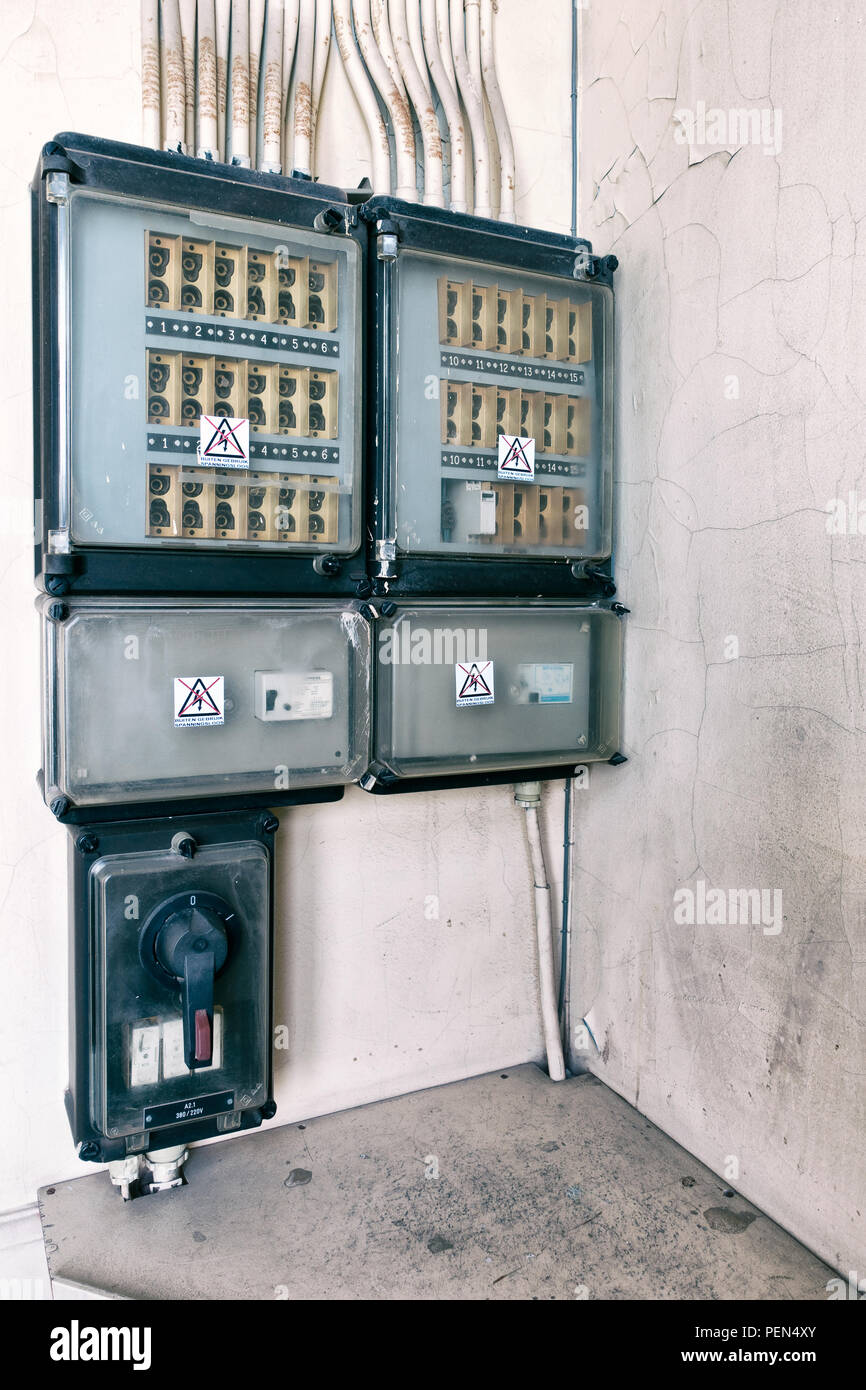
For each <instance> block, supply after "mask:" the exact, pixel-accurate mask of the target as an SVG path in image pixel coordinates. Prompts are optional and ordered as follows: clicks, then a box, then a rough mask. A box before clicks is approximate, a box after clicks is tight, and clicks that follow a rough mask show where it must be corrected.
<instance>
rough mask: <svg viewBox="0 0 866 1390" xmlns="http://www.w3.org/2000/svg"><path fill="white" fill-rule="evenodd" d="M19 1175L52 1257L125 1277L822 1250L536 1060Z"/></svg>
mask: <svg viewBox="0 0 866 1390" xmlns="http://www.w3.org/2000/svg"><path fill="white" fill-rule="evenodd" d="M187 1176H188V1179H189V1182H188V1185H187V1186H186V1187H184V1188H179V1189H176V1190H174V1191H171V1192H166V1193H162V1194H160V1195H158V1196H153V1197H141V1198H138V1199H137V1200H135V1201H133V1202H129V1203H126V1204H124V1203H123V1202H122V1201H121V1200H120V1197H119V1196H118V1194H117V1193H116V1192H115V1190H114V1189H113V1188H112V1186H111V1184H110V1182H109V1180H108V1175H107V1174H106V1173H103V1172H99V1173H94V1174H92V1175H91V1176H88V1177H84V1178H79V1179H76V1180H75V1181H73V1182H62V1183H57V1184H55V1185H54V1186H53V1187H45V1188H42V1189H41V1190H40V1192H39V1202H40V1209H41V1212H42V1221H43V1228H44V1235H45V1241H46V1250H47V1253H48V1261H49V1267H50V1270H51V1275H52V1278H55V1279H62V1280H64V1281H66V1282H67V1283H72V1284H76V1285H78V1286H83V1287H85V1288H93V1289H101V1290H103V1291H105V1292H106V1293H108V1294H110V1295H113V1296H114V1297H118V1296H119V1297H125V1298H134V1299H182V1300H186V1299H260V1298H264V1299H274V1298H289V1299H324V1298H328V1299H331V1298H341V1299H371V1298H372V1299H399V1298H410V1299H530V1298H538V1299H576V1298H588V1299H626V1298H640V1299H745V1298H758V1299H782V1298H785V1299H787V1298H795V1299H826V1297H827V1290H826V1285H827V1282H828V1280H829V1279H831V1278H833V1277H834V1271H832V1270H831V1269H830V1268H829V1267H828V1266H826V1265H825V1264H823V1263H822V1261H820V1260H819V1259H817V1258H816V1257H815V1256H814V1255H812V1254H810V1252H809V1251H808V1250H806V1249H805V1248H804V1247H803V1246H802V1245H800V1244H799V1242H798V1241H796V1240H795V1239H794V1238H793V1237H792V1236H790V1235H788V1234H787V1233H786V1232H785V1231H783V1230H782V1229H781V1228H780V1227H779V1226H777V1225H775V1224H774V1223H773V1222H772V1221H770V1220H769V1219H768V1218H767V1217H766V1216H764V1215H763V1214H762V1213H761V1212H760V1211H758V1210H757V1209H756V1208H755V1207H752V1206H750V1204H749V1203H748V1202H746V1201H744V1200H743V1199H742V1198H740V1197H739V1196H736V1195H732V1196H725V1193H726V1192H727V1191H729V1189H727V1188H726V1187H725V1186H724V1184H723V1183H722V1181H721V1180H720V1179H719V1178H718V1177H716V1176H715V1175H714V1174H713V1173H711V1172H710V1171H709V1170H708V1169H706V1168H704V1167H703V1166H702V1165H701V1164H700V1163H698V1162H697V1160H696V1159H694V1158H693V1157H691V1155H689V1154H688V1153H686V1151H685V1150H684V1149H681V1148H680V1147H679V1145H677V1144H675V1143H674V1142H673V1141H672V1140H671V1139H669V1138H668V1137H667V1135H665V1134H663V1133H662V1131H661V1130H659V1129H657V1128H656V1127H655V1126H654V1125H652V1124H650V1123H649V1121H647V1120H645V1119H644V1118H643V1117H642V1116H641V1115H639V1114H638V1112H637V1111H636V1110H633V1109H632V1108H631V1106H629V1105H627V1104H626V1102H625V1101H623V1100H622V1099H620V1097H619V1096H617V1095H615V1094H614V1093H613V1092H612V1091H610V1090H609V1089H608V1088H607V1087H606V1086H604V1085H603V1084H602V1083H601V1082H599V1081H597V1080H596V1079H595V1078H594V1077H589V1076H583V1077H575V1078H573V1079H571V1080H568V1081H565V1082H560V1083H559V1084H554V1083H552V1082H551V1081H550V1080H549V1079H548V1078H547V1076H546V1075H545V1074H544V1073H543V1072H542V1071H540V1070H539V1069H538V1068H537V1067H534V1066H519V1067H514V1068H506V1069H505V1071H504V1073H500V1072H494V1073H492V1074H490V1075H488V1076H479V1077H475V1078H473V1079H471V1080H469V1081H460V1082H455V1083H453V1084H451V1085H448V1086H439V1087H436V1088H435V1089H433V1090H428V1091H418V1092H414V1093H413V1094H411V1095H407V1096H401V1097H399V1098H398V1099H396V1100H388V1101H381V1102H379V1103H378V1104H376V1105H367V1106H363V1107H361V1108H359V1109H357V1110H349V1111H344V1112H342V1113H340V1114H336V1115H327V1116H324V1117H322V1118H320V1119H314V1120H309V1121H308V1122H307V1123H306V1124H305V1125H300V1124H294V1125H287V1126H284V1127H282V1128H276V1129H271V1130H269V1131H268V1132H266V1133H258V1134H252V1135H250V1136H248V1137H245V1138H239V1139H233V1140H231V1141H230V1142H228V1143H224V1144H218V1145H211V1146H208V1147H206V1148H200V1149H197V1150H195V1151H194V1152H193V1154H192V1157H191V1159H190V1162H189V1164H188V1165H187Z"/></svg>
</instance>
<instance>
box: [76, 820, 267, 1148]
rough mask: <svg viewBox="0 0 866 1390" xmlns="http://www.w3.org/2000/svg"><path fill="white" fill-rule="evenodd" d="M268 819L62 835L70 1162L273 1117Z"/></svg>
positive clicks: (165, 823) (148, 824) (109, 827)
mask: <svg viewBox="0 0 866 1390" xmlns="http://www.w3.org/2000/svg"><path fill="white" fill-rule="evenodd" d="M276 829H277V821H276V818H275V817H273V816H272V815H270V814H269V813H258V814H256V815H254V816H253V815H242V814H237V813H235V814H229V815H221V816H208V817H204V818H202V817H197V818H196V817H194V818H193V819H192V820H191V821H190V820H185V819H177V818H166V819H163V820H159V821H149V820H142V821H136V822H134V823H131V824H116V823H109V824H100V825H98V826H94V827H87V826H85V827H77V828H75V829H74V830H73V831H70V839H69V853H70V860H71V864H70V867H71V873H70V881H71V884H72V900H71V916H70V926H71V932H70V935H71V940H70V947H71V950H70V958H71V970H70V976H69V980H70V1011H69V1012H70V1021H71V1030H70V1072H69V1077H70V1080H69V1090H68V1092H67V1109H68V1112H69V1118H70V1123H71V1127H72V1131H73V1137H74V1139H75V1140H76V1142H77V1143H78V1144H79V1145H80V1146H81V1147H80V1150H79V1152H80V1155H81V1157H82V1158H86V1159H90V1160H94V1161H106V1160H113V1159H118V1158H123V1157H125V1156H126V1155H129V1154H135V1153H141V1152H144V1151H145V1150H148V1149H156V1150H158V1149H162V1148H164V1147H165V1146H167V1145H169V1144H172V1143H176V1142H182V1143H185V1142H186V1141H187V1140H190V1139H201V1138H205V1137H207V1136H209V1135H213V1134H230V1133H232V1132H234V1131H236V1130H240V1129H248V1128H250V1127H251V1126H255V1125H258V1124H260V1123H261V1121H262V1119H263V1118H269V1117H270V1116H271V1115H273V1113H274V1111H275V1108H276V1107H275V1106H274V1104H273V1099H272V1069H271V1010H270V997H271V991H270V982H271V960H272V919H273V912H272V901H273V888H272V885H273V839H274V831H275V830H276Z"/></svg>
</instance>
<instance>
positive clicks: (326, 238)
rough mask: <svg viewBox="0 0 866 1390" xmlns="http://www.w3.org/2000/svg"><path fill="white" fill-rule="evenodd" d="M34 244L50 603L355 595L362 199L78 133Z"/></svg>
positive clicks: (60, 150) (42, 175) (43, 556)
mask: <svg viewBox="0 0 866 1390" xmlns="http://www.w3.org/2000/svg"><path fill="white" fill-rule="evenodd" d="M253 213H254V216H253V215H251V214H253ZM34 229H35V270H36V274H35V285H36V291H37V299H36V309H35V315H36V318H35V321H36V325H37V335H38V337H39V338H40V340H41V346H40V349H39V352H38V355H37V382H36V385H37V432H38V449H37V482H36V495H37V534H38V548H37V567H38V572H39V576H40V579H41V582H42V584H43V587H45V588H46V589H47V590H48V591H49V592H53V593H55V594H58V593H63V592H67V591H69V590H70V589H72V590H76V591H80V592H86V591H104V590H112V591H115V592H116V591H118V590H128V591H134V590H139V591H141V590H144V591H149V592H155V591H163V592H219V591H229V592H248V593H255V592H259V593H265V592H266V593H306V592H311V593H316V592H325V593H327V592H333V593H342V592H350V591H352V590H351V585H350V584H349V581H348V579H347V577H346V574H345V561H346V559H347V558H348V557H351V556H352V555H353V554H354V553H355V552H356V551H357V550H358V548H359V546H360V543H361V522H362V518H361V506H360V495H361V486H360V480H361V454H360V424H359V421H360V416H361V379H360V371H361V353H360V335H361V323H360V292H361V262H362V247H361V242H362V241H363V237H362V235H361V233H360V232H359V230H358V228H357V225H356V214H355V212H354V211H353V209H351V208H350V207H349V206H348V205H347V204H346V203H345V202H344V201H343V196H342V194H341V193H340V192H339V191H338V190H336V189H329V188H327V187H320V186H318V185H314V184H312V183H308V182H304V181H301V180H294V179H284V178H279V177H276V176H274V175H268V174H260V173H255V172H251V171H249V170H242V169H234V168H232V167H231V166H228V165H223V164H219V165H215V164H213V165H207V164H204V163H203V162H202V161H200V160H194V159H186V158H184V157H182V156H178V155H166V154H160V153H159V152H157V151H154V150H143V149H138V148H135V147H132V146H125V145H114V144H110V143H108V142H106V141H101V140H91V139H88V138H85V137H82V136H77V135H61V136H58V137H57V140H56V141H55V142H54V143H53V144H52V145H49V146H46V147H45V150H44V151H43V157H42V160H41V162H40V166H39V169H38V170H37V176H36V180H35V183H34ZM347 586H348V587H347Z"/></svg>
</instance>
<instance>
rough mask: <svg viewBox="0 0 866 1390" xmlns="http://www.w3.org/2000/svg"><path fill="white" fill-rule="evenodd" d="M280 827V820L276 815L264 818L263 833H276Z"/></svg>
mask: <svg viewBox="0 0 866 1390" xmlns="http://www.w3.org/2000/svg"><path fill="white" fill-rule="evenodd" d="M279 828H280V822H279V821H278V820H277V818H276V816H265V817H264V819H263V820H262V834H263V835H276V833H277V831H278V830H279Z"/></svg>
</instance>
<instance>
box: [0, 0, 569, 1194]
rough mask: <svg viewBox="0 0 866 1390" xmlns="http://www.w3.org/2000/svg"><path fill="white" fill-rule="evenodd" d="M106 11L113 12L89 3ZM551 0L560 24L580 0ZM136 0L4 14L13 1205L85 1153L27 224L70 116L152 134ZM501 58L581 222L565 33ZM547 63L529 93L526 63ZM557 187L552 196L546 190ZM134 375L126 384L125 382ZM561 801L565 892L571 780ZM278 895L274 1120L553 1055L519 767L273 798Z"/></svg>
mask: <svg viewBox="0 0 866 1390" xmlns="http://www.w3.org/2000/svg"><path fill="white" fill-rule="evenodd" d="M95 8H98V14H99V22H98V24H96V25H95V26H94V25H92V24H91V23H90V22H89V21H90V20H91V19H92V17H93V13H94V9H95ZM552 8H554V9H555V11H556V15H557V23H558V26H559V28H560V29H561V30H562V32H564V33H567V29H568V4H567V0H555V3H554V5H553V6H552ZM138 14H139V5H138V0H114V3H100V4H99V6H98V7H94V6H91V5H87V4H84V3H83V0H71V2H68V0H64V3H61V0H53V2H48V3H46V0H38V3H37V0H29V3H28V2H25V0H4V3H3V6H2V19H0V113H2V119H0V131H2V135H0V146H2V148H0V166H2V169H3V173H4V180H3V191H2V194H0V244H2V246H3V251H4V257H5V267H4V269H5V271H6V273H5V274H4V275H3V276H2V277H0V294H2V322H3V326H4V332H3V334H2V335H0V364H2V371H0V398H2V403H3V420H4V424H5V429H6V438H7V441H10V445H9V447H7V448H6V449H4V450H3V452H2V456H0V470H2V476H3V481H4V489H3V495H2V499H0V533H2V562H0V583H2V586H3V603H2V604H0V640H2V651H3V652H4V656H5V660H4V673H3V679H2V680H0V727H2V729H3V730H4V735H5V737H4V752H3V775H2V779H0V833H2V846H0V932H2V941H3V948H4V961H5V965H4V968H3V970H2V971H0V1114H2V1116H3V1124H2V1138H0V1211H3V1210H6V1209H8V1208H11V1207H15V1206H18V1205H23V1204H25V1203H27V1202H30V1201H32V1200H33V1199H34V1198H35V1193H36V1188H37V1186H38V1185H39V1184H42V1183H46V1182H51V1181H52V1180H56V1179H62V1178H66V1177H78V1176H80V1175H81V1174H82V1173H83V1172H85V1171H89V1170H87V1169H85V1168H84V1167H83V1165H82V1164H80V1163H79V1161H78V1159H77V1158H76V1156H75V1153H74V1150H73V1147H72V1141H71V1139H70V1137H69V1132H68V1128H67V1124H66V1117H65V1113H64V1109H63V1090H64V1086H65V1084H66V1075H67V1067H66V902H67V899H66V858H65V832H64V831H63V830H62V829H60V828H59V827H58V826H57V825H56V823H55V822H54V820H53V818H52V817H51V815H50V814H49V812H48V810H47V809H46V808H45V807H44V806H43V804H42V801H41V798H40V796H39V793H38V791H37V789H36V786H35V780H34V778H35V772H36V769H37V767H38V766H39V760H40V755H39V658H38V642H37V623H36V618H35V614H34V612H33V600H34V596H35V590H34V588H33V579H32V548H31V546H32V481H31V467H32V464H31V409H32V398H31V389H30V362H29V356H30V278H29V273H30V227H29V217H30V208H29V195H28V191H27V186H28V183H29V180H30V178H31V177H32V173H33V169H34V167H35V164H36V159H37V155H38V151H39V149H40V146H41V145H42V144H43V143H44V142H45V141H46V140H47V139H50V138H51V137H52V136H53V135H54V134H55V133H56V132H58V131H61V130H79V131H84V132H85V133H88V134H93V135H102V136H110V137H112V138H115V139H118V140H125V141H130V142H134V143H138V142H139V140H140V129H141V126H140V113H139V77H138V65H139V57H138V22H139V21H138ZM498 22H499V30H498V32H497V46H498V50H499V53H500V55H501V56H500V78H501V80H502V82H503V87H504V89H505V90H506V100H507V102H508V109H509V111H510V112H511V113H512V115H513V117H514V121H515V144H516V156H517V167H518V190H519V196H518V216H519V217H520V218H521V219H522V220H524V221H527V222H529V223H541V224H543V225H549V226H551V227H553V228H555V229H559V230H562V229H563V228H567V225H568V217H569V188H568V181H567V178H565V177H563V170H564V169H565V170H567V168H568V158H569V155H568V149H569V146H568V130H569V124H568V123H569V103H568V93H569V68H568V61H569V49H568V46H567V44H566V45H565V46H564V47H560V48H558V49H557V51H556V53H555V54H553V55H551V53H550V52H549V42H548V39H547V38H546V36H545V34H544V32H543V31H542V30H540V29H539V27H538V26H537V25H536V24H534V23H533V21H532V16H531V15H528V14H527V13H526V11H525V8H524V7H523V6H521V5H520V4H519V3H518V0H501V4H500V18H499V21H498ZM525 62H528V63H529V64H530V66H531V69H532V70H533V71H540V70H542V66H543V69H544V70H545V71H547V72H548V74H549V75H550V83H549V86H547V87H546V88H545V89H544V90H543V91H535V92H533V91H532V90H530V89H529V88H528V87H527V85H526V83H525V79H524V75H523V68H524V63H525ZM319 140H320V148H321V156H322V158H321V176H322V178H323V179H324V180H326V181H333V182H336V183H341V184H345V185H346V186H348V187H351V186H354V185H356V184H357V183H359V182H360V180H361V179H362V178H363V177H364V176H365V175H367V174H369V173H370V163H369V149H368V145H367V141H366V136H365V134H364V133H363V128H362V125H361V122H360V117H359V113H358V110H357V107H356V106H355V105H354V99H353V97H352V95H351V92H350V89H349V88H348V84H347V82H346V78H345V74H344V72H343V69H342V67H341V65H340V64H339V63H337V61H336V59H335V56H334V51H333V50H332V56H331V61H330V63H329V66H328V72H327V76H326V80H325V88H324V92H323V101H322V108H321V117H320V124H319ZM552 189H553V191H554V196H551V190H552ZM121 386H122V383H119V384H118V389H121ZM545 819H546V823H547V837H548V843H549V846H550V850H551V852H550V873H551V880H552V883H553V891H554V896H555V898H556V899H558V898H559V896H560V894H561V881H560V876H561V845H562V828H561V827H562V791H561V785H558V786H557V787H555V788H551V790H550V792H549V793H548V795H547V798H546V805H545ZM281 824H282V828H281V830H280V832H279V836H278V862H277V878H278V890H277V900H276V924H277V959H276V999H275V1021H276V1022H277V1024H281V1023H283V1024H285V1025H286V1027H287V1030H288V1031H287V1034H286V1035H281V1040H282V1038H285V1040H286V1041H287V1042H288V1047H287V1048H281V1049H279V1050H277V1051H276V1053H275V1074H276V1099H277V1103H278V1106H279V1110H278V1115H277V1118H276V1121H275V1123H277V1124H280V1123H282V1124H285V1123H287V1122H288V1121H290V1120H292V1119H304V1118H306V1117H307V1116H310V1115H317V1114H322V1113H325V1112H327V1111H330V1110H334V1109H339V1108H342V1107H346V1106H351V1105H357V1104H360V1103H363V1102H365V1101H369V1100H376V1099H379V1098H381V1097H383V1096H391V1095H397V1094H400V1093H402V1092H405V1091H410V1090H414V1089H417V1088H419V1087H423V1086H431V1085H435V1084H438V1083H440V1082H445V1081H449V1080H453V1079H455V1078H458V1077H464V1076H471V1075H475V1074H477V1073H481V1072H485V1071H490V1070H495V1069H497V1068H499V1067H502V1066H504V1065H510V1064H514V1063H518V1062H522V1061H531V1060H539V1061H540V1060H541V1059H542V1057H543V1046H542V1040H541V1031H540V1024H539V1018H538V1000H537V982H536V971H535V949H534V927H533V923H532V918H531V911H532V897H531V894H532V879H531V875H530V871H529V868H528V861H527V855H526V850H525V846H524V842H523V833H524V831H523V826H522V812H520V811H518V810H517V808H516V807H515V806H514V804H513V800H512V792H511V789H510V788H509V787H501V788H491V789H487V790H484V791H478V792H465V791H456V792H447V793H440V794H438V795H422V796H413V797H400V798H392V799H389V800H386V799H383V798H378V797H372V796H368V795H366V794H364V793H362V792H360V791H357V790H356V789H354V788H350V789H349V791H348V793H347V795H346V798H345V800H344V801H343V802H342V803H341V804H339V805H336V806H319V807H310V808H297V809H292V810H285V811H283V812H281Z"/></svg>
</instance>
